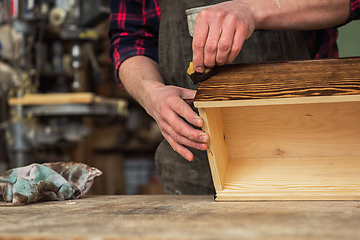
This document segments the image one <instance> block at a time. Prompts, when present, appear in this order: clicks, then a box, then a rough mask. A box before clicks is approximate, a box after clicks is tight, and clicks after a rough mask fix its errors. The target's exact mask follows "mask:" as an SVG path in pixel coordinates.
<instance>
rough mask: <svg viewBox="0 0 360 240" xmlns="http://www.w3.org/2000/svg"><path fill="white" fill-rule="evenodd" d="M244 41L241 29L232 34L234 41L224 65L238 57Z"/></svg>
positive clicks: (244, 37) (244, 36)
mask: <svg viewBox="0 0 360 240" xmlns="http://www.w3.org/2000/svg"><path fill="white" fill-rule="evenodd" d="M245 40H246V35H245V32H244V31H243V30H241V29H237V31H236V32H235V33H234V40H233V42H232V46H231V50H230V52H229V55H228V58H227V60H226V63H225V64H229V63H231V62H232V61H234V59H235V58H236V56H237V55H239V53H240V51H241V48H242V46H243V44H244V41H245Z"/></svg>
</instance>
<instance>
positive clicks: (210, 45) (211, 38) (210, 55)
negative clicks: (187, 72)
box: [204, 25, 222, 67]
mask: <svg viewBox="0 0 360 240" xmlns="http://www.w3.org/2000/svg"><path fill="white" fill-rule="evenodd" d="M221 31H222V29H221V28H220V26H218V25H211V26H210V28H209V34H208V37H207V39H206V44H205V49H204V65H205V66H206V67H214V66H215V64H216V61H215V60H216V52H217V49H218V42H219V39H220V36H221Z"/></svg>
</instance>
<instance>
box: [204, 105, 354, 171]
mask: <svg viewBox="0 0 360 240" xmlns="http://www.w3.org/2000/svg"><path fill="white" fill-rule="evenodd" d="M205 109H207V108H205ZM219 109H220V108H219ZM221 114H222V118H223V124H224V132H225V137H226V144H227V148H228V149H229V152H230V158H231V159H240V158H301V157H303V158H311V157H312V158H314V157H359V158H360V127H359V124H360V103H358V102H348V103H346V102H345V103H318V104H295V105H275V106H247V107H229V108H221ZM210 136H211V135H210ZM211 137H212V136H211ZM359 174H360V172H359Z"/></svg>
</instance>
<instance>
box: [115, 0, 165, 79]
mask: <svg viewBox="0 0 360 240" xmlns="http://www.w3.org/2000/svg"><path fill="white" fill-rule="evenodd" d="M109 6H110V10H111V14H110V23H109V31H108V36H109V39H110V51H109V54H110V60H111V62H112V63H113V65H114V67H115V77H116V80H117V82H118V83H119V84H120V85H121V81H120V79H119V76H118V69H119V67H120V65H121V63H122V62H123V61H124V60H126V59H128V58H130V57H132V56H139V55H141V56H147V57H149V58H151V59H153V60H155V61H158V36H159V23H160V7H159V4H158V0H120V1H119V0H110V1H109Z"/></svg>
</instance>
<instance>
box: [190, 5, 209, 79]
mask: <svg viewBox="0 0 360 240" xmlns="http://www.w3.org/2000/svg"><path fill="white" fill-rule="evenodd" d="M204 15H206V12H205V11H204V10H203V11H201V12H200V13H199V15H198V17H197V19H196V22H195V28H194V36H193V43H192V48H193V64H194V69H195V71H197V72H201V73H202V72H204V69H205V66H204V49H205V44H206V39H207V37H208V33H209V24H208V22H207V21H205V19H204V18H205V16H204Z"/></svg>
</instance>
